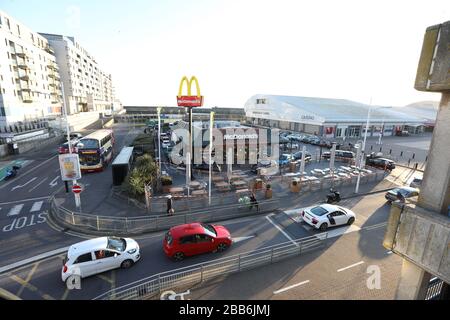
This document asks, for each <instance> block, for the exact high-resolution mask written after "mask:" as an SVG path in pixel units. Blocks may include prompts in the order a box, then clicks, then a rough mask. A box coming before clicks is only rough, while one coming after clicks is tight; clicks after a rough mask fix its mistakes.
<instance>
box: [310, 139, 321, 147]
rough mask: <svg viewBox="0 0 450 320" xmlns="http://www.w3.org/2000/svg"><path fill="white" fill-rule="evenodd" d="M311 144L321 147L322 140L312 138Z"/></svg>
mask: <svg viewBox="0 0 450 320" xmlns="http://www.w3.org/2000/svg"><path fill="white" fill-rule="evenodd" d="M309 143H310V144H312V145H315V146H318V145H320V139H319V138H317V137H314V138H311V139H310V140H309Z"/></svg>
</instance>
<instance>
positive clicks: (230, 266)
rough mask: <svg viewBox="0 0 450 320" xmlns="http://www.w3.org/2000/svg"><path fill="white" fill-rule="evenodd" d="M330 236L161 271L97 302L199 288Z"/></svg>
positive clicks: (307, 248)
mask: <svg viewBox="0 0 450 320" xmlns="http://www.w3.org/2000/svg"><path fill="white" fill-rule="evenodd" d="M327 238H328V233H326V232H325V233H320V234H318V235H316V236H312V237H307V238H302V239H297V240H293V241H288V242H284V243H279V244H276V245H273V246H270V247H265V248H261V249H257V250H254V251H249V252H245V253H241V254H237V255H232V256H230V257H225V258H221V259H216V260H212V261H208V262H204V263H199V264H196V265H192V266H188V267H184V268H179V269H175V270H171V271H166V272H162V273H159V274H156V275H152V276H150V277H147V278H144V279H141V280H138V281H135V282H132V283H129V284H127V285H124V286H121V287H118V288H115V289H112V290H110V291H108V292H105V293H103V294H101V295H99V296H97V297H95V298H94V300H137V299H159V296H160V295H161V293H163V292H164V291H166V290H174V289H178V288H184V287H187V286H195V285H199V284H201V283H203V282H206V281H208V280H211V279H214V278H217V277H220V276H224V275H228V274H232V273H237V272H241V271H246V270H250V269H253V268H256V267H260V266H265V265H269V264H272V263H275V262H278V261H281V260H284V259H287V258H290V257H294V256H298V255H301V254H303V253H306V252H309V251H312V250H314V249H317V248H320V247H322V246H323V245H324V243H325V240H326V239H327Z"/></svg>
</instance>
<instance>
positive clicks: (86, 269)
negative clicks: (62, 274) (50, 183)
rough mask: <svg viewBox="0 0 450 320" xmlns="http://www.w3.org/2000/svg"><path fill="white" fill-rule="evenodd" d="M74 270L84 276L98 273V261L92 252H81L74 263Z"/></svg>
mask: <svg viewBox="0 0 450 320" xmlns="http://www.w3.org/2000/svg"><path fill="white" fill-rule="evenodd" d="M72 268H73V269H72V272H73V273H74V274H80V275H81V277H82V278H85V277H89V276H91V275H93V274H95V273H97V267H96V261H95V260H94V259H93V258H92V252H86V253H83V254H80V255H79V256H78V258H76V259H75V261H74V263H73V265H72Z"/></svg>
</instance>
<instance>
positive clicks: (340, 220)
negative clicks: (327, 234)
mask: <svg viewBox="0 0 450 320" xmlns="http://www.w3.org/2000/svg"><path fill="white" fill-rule="evenodd" d="M333 217H334V220H335V222H336V225H337V226H340V225H343V224H346V223H347V221H348V217H347V215H346V214H345V213H344V212H342V211H335V212H333Z"/></svg>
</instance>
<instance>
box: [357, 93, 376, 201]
mask: <svg viewBox="0 0 450 320" xmlns="http://www.w3.org/2000/svg"><path fill="white" fill-rule="evenodd" d="M371 110H372V99H370V106H369V112H368V113H367V122H366V132H365V134H364V140H363V144H362V148H361V153H360V157H359V159H358V179H357V180H356V188H355V193H358V192H359V182H360V180H361V165H362V163H363V161H362V157H364V156H365V150H366V140H367V134H368V133H369V122H370V112H371Z"/></svg>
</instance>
